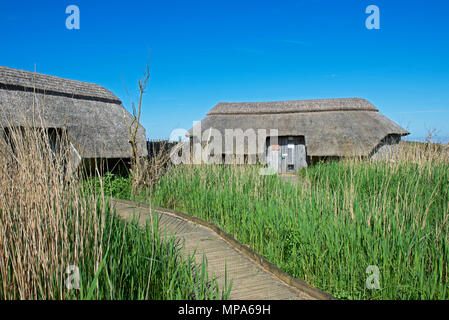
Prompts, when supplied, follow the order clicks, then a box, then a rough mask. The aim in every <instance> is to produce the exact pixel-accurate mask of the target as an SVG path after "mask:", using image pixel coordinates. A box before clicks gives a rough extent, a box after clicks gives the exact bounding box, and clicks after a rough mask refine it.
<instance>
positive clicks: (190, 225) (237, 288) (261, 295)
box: [112, 199, 332, 300]
mask: <svg viewBox="0 0 449 320" xmlns="http://www.w3.org/2000/svg"><path fill="white" fill-rule="evenodd" d="M112 202H113V206H114V207H115V209H116V213H117V214H118V215H119V216H120V217H122V218H123V219H126V220H130V219H132V218H133V216H135V217H136V218H137V219H139V223H140V224H142V225H143V224H144V223H145V221H149V220H148V219H149V218H150V217H151V212H152V209H150V208H149V206H147V205H143V204H139V203H134V202H130V201H124V200H117V199H113V200H112ZM154 210H155V212H157V213H158V215H159V227H160V230H161V232H162V234H164V232H166V233H167V234H173V235H174V236H175V238H177V239H179V240H180V241H181V243H183V254H184V255H189V254H190V255H191V254H193V253H194V252H195V250H196V253H195V259H196V261H197V262H198V263H200V262H201V260H202V258H203V254H205V256H206V258H207V262H208V273H209V275H211V276H212V275H214V276H215V278H216V279H217V281H218V284H219V286H220V288H222V287H223V284H224V274H225V266H226V270H227V279H228V281H229V280H230V279H232V280H233V281H232V289H231V295H230V298H231V299H234V300H240V299H247V300H271V299H273V300H292V299H294V300H304V299H331V298H332V297H331V296H329V295H327V294H325V293H323V292H321V291H319V290H317V289H315V288H313V287H310V286H308V285H307V284H305V283H303V282H302V281H300V280H298V279H293V278H291V277H289V276H288V275H286V274H285V273H283V272H282V271H280V270H279V269H277V268H276V267H275V266H274V265H272V264H270V263H269V262H267V261H266V260H265V259H263V258H261V257H260V256H258V255H257V254H256V253H254V252H252V251H251V250H249V249H248V248H246V247H244V246H242V245H241V244H240V243H238V242H237V241H235V240H234V239H231V238H230V237H229V235H227V234H225V233H224V232H222V231H221V230H219V229H218V228H216V227H215V226H212V225H210V224H208V223H207V222H205V221H202V220H200V219H198V218H194V217H190V216H188V215H186V214H183V213H179V212H175V211H172V210H169V209H163V208H157V209H156V208H155V209H154Z"/></svg>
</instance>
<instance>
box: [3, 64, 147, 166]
mask: <svg viewBox="0 0 449 320" xmlns="http://www.w3.org/2000/svg"><path fill="white" fill-rule="evenodd" d="M125 119H126V121H127V122H128V123H130V121H131V115H130V114H129V113H128V112H127V111H126V110H125V109H124V108H123V107H122V105H121V101H120V99H118V98H117V97H116V96H115V95H114V94H113V93H111V92H110V91H109V90H107V89H105V88H103V87H101V86H99V85H96V84H91V83H85V82H80V81H74V80H67V79H62V78H58V77H54V76H49V75H44V74H39V73H35V72H28V71H22V70H16V69H11V68H7V67H2V66H0V127H3V128H5V127H11V126H23V125H29V124H30V123H33V124H32V125H33V126H39V127H46V128H63V129H64V130H65V132H66V133H67V135H68V138H69V140H70V142H71V143H72V144H73V146H74V147H75V148H76V151H77V152H78V153H79V155H80V156H81V157H82V158H84V159H94V158H95V159H96V158H102V159H108V158H115V159H118V158H122V159H123V158H130V157H131V146H130V143H129V133H128V130H127V127H126V125H125ZM138 143H139V146H138V148H139V154H140V155H142V156H145V155H147V149H146V136H145V129H144V128H143V127H142V126H140V127H139V130H138Z"/></svg>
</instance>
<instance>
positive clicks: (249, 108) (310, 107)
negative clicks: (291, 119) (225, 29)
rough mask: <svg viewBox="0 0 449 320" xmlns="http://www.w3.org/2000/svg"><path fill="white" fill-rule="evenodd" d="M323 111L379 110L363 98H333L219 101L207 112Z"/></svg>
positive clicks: (211, 113) (218, 113)
mask: <svg viewBox="0 0 449 320" xmlns="http://www.w3.org/2000/svg"><path fill="white" fill-rule="evenodd" d="M325 111H376V112H378V111H379V110H378V109H377V108H376V107H375V106H374V105H373V104H372V103H371V102H369V101H368V100H366V99H363V98H333V99H308V100H286V101H268V102H219V103H218V104H216V105H215V106H214V107H213V108H212V109H211V110H210V111H209V112H208V113H207V114H208V115H220V114H273V113H299V112H325Z"/></svg>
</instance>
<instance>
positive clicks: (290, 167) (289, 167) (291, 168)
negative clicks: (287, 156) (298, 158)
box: [287, 164, 295, 171]
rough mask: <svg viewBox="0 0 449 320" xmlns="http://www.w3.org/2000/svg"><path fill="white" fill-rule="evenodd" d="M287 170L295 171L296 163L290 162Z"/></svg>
mask: <svg viewBox="0 0 449 320" xmlns="http://www.w3.org/2000/svg"><path fill="white" fill-rule="evenodd" d="M287 170H288V171H294V170H295V165H294V164H289V165H288V166H287Z"/></svg>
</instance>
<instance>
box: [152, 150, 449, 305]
mask: <svg viewBox="0 0 449 320" xmlns="http://www.w3.org/2000/svg"><path fill="white" fill-rule="evenodd" d="M421 151H422V152H418V151H416V150H414V152H416V154H417V155H419V157H418V156H410V154H408V155H407V157H403V158H402V160H398V159H397V160H396V161H392V162H378V163H371V162H368V161H343V162H333V163H321V164H318V165H316V166H313V167H310V168H308V169H304V170H303V171H301V173H300V175H299V177H298V178H299V183H298V185H293V184H291V183H286V182H284V181H282V179H280V178H279V177H278V176H260V175H259V174H258V168H257V167H234V166H179V167H174V168H172V169H171V170H170V171H169V172H168V174H166V175H165V176H164V177H162V179H161V180H160V181H159V184H158V186H157V188H156V192H155V193H154V194H153V195H152V199H153V203H155V204H157V205H159V206H165V207H169V208H173V209H176V210H180V211H184V212H187V213H189V214H192V215H195V216H197V217H200V218H203V219H206V220H208V221H211V222H213V223H215V224H216V225H218V226H219V227H221V228H222V229H223V230H225V231H227V232H228V233H230V234H232V235H234V237H235V238H236V239H238V240H239V241H240V242H242V243H244V244H249V245H250V247H251V248H252V249H253V250H255V251H256V252H258V253H260V254H261V255H263V256H265V257H266V258H267V259H268V260H270V261H271V262H273V263H275V264H276V265H278V266H279V267H280V268H281V269H283V270H284V271H286V272H287V273H289V274H290V275H292V276H294V277H298V278H302V279H304V280H306V281H307V282H308V283H310V284H311V285H313V286H316V287H318V288H320V289H322V290H324V291H326V292H329V293H331V294H332V295H334V296H335V297H338V298H347V299H448V298H449V288H448V257H449V242H448V241H449V239H448V236H449V232H448V225H449V222H448V220H449V208H448V206H449V163H448V161H447V158H445V157H446V156H445V157H444V158H441V157H438V155H435V154H433V155H430V154H424V153H426V152H427V151H426V150H421ZM370 265H375V266H377V267H378V268H379V270H380V289H379V290H375V289H374V290H369V289H367V288H366V286H365V281H366V279H367V277H368V276H369V274H367V273H366V269H367V267H368V266H370Z"/></svg>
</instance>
